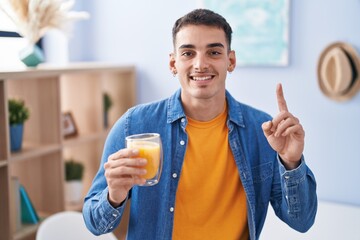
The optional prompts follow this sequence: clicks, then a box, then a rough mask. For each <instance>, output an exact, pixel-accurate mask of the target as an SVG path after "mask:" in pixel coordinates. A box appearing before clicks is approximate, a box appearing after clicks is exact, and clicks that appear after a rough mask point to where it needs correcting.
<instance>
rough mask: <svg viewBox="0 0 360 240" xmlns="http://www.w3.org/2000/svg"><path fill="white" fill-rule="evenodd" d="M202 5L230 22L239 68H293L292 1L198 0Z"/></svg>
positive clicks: (200, 5) (233, 46) (233, 47)
mask: <svg viewBox="0 0 360 240" xmlns="http://www.w3.org/2000/svg"><path fill="white" fill-rule="evenodd" d="M198 5H199V7H202V8H208V9H211V10H214V11H215V12H218V13H220V14H221V15H223V16H224V17H225V18H226V19H227V20H228V21H229V23H230V25H231V27H232V30H233V31H234V32H233V36H232V49H233V50H235V53H236V65H237V66H239V67H287V66H289V58H290V57H289V49H290V39H289V38H290V34H289V32H290V24H289V21H290V0H262V1H253V0H228V1H226V4H224V3H223V1H220V0H218V1H214V0H198Z"/></svg>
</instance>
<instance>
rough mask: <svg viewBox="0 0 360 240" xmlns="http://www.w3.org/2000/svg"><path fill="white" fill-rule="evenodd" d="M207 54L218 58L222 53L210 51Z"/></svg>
mask: <svg viewBox="0 0 360 240" xmlns="http://www.w3.org/2000/svg"><path fill="white" fill-rule="evenodd" d="M208 54H209V55H210V56H219V55H221V54H222V52H221V51H218V50H210V51H209V52H208Z"/></svg>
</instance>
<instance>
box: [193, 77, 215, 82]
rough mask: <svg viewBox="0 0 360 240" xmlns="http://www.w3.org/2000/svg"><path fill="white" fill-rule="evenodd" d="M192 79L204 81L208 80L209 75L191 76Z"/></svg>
mask: <svg viewBox="0 0 360 240" xmlns="http://www.w3.org/2000/svg"><path fill="white" fill-rule="evenodd" d="M193 79H194V80H195V81H205V80H210V79H211V76H207V77H193Z"/></svg>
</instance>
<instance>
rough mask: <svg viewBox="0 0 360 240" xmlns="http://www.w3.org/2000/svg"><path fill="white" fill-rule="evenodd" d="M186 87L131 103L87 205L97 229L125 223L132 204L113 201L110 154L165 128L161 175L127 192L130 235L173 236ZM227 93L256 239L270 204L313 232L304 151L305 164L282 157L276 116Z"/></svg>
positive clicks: (311, 183) (312, 189)
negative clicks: (272, 125)
mask: <svg viewBox="0 0 360 240" xmlns="http://www.w3.org/2000/svg"><path fill="white" fill-rule="evenodd" d="M180 93H181V90H178V91H177V92H176V93H175V94H174V95H173V96H171V97H170V98H168V99H165V100H162V101H159V102H154V103H149V104H143V105H139V106H136V107H134V108H131V109H129V110H128V111H127V113H125V114H124V115H123V116H122V117H121V118H120V119H119V120H118V121H117V122H116V123H115V125H114V126H113V128H112V129H111V131H110V133H109V135H108V137H107V139H106V142H105V147H104V152H103V156H102V160H101V164H100V168H99V171H98V173H97V175H96V176H95V178H94V180H93V184H92V187H91V188H90V190H89V192H88V194H87V196H86V198H85V203H84V207H83V216H84V220H85V223H86V226H87V227H88V229H89V230H90V231H91V232H92V233H94V234H95V235H100V234H104V233H107V232H111V231H112V230H113V229H114V228H115V227H116V226H117V225H118V224H119V222H120V220H121V216H122V214H123V211H124V207H125V204H123V205H121V206H120V207H118V208H113V207H112V206H111V205H110V203H109V202H108V200H107V195H108V189H107V183H106V179H105V177H104V167H103V165H104V163H105V162H106V161H107V158H108V156H109V155H110V154H112V153H114V152H116V151H118V150H119V149H122V148H124V147H125V137H126V136H128V135H131V134H137V133H144V132H157V133H160V134H161V138H162V142H163V151H164V164H163V170H162V175H161V179H160V182H159V183H158V184H157V185H155V186H152V187H139V186H135V187H133V188H132V190H131V192H130V194H129V196H128V198H127V200H128V199H129V198H131V210H130V220H129V227H128V235H127V238H128V239H130V240H134V239H142V240H144V239H150V240H154V239H155V240H158V239H164V240H168V239H171V238H172V230H173V223H174V212H175V211H176V205H175V195H176V189H177V186H178V183H179V178H180V177H181V166H182V164H183V161H184V156H185V151H186V146H187V142H188V136H187V134H186V131H185V129H186V124H187V119H186V116H185V113H184V110H183V107H182V104H181V99H180ZM226 99H227V103H228V119H227V126H228V129H229V144H230V148H231V150H232V153H233V155H234V159H235V161H236V165H237V168H238V171H239V177H240V179H241V182H242V184H243V186H244V189H245V192H246V198H247V213H248V226H249V231H250V239H252V240H255V239H258V238H259V236H260V232H261V230H262V228H263V225H264V221H265V217H266V213H267V209H268V204H269V203H271V205H272V207H273V209H274V211H275V213H276V215H277V216H278V217H279V218H280V219H282V220H283V221H284V222H286V223H287V224H288V225H289V226H290V227H292V228H294V229H296V230H298V231H300V232H305V231H307V230H308V229H309V228H310V227H311V226H312V224H313V223H314V219H315V215H316V211H317V197H316V182H315V178H314V175H313V173H312V172H311V170H310V169H309V168H308V167H307V165H306V164H305V161H304V159H303V158H302V159H301V164H300V166H299V167H298V168H296V169H294V170H291V171H287V170H286V169H285V167H284V166H283V165H282V164H281V161H280V159H279V157H278V154H277V153H276V152H275V151H274V150H273V149H272V148H271V147H270V145H269V144H268V142H267V140H266V138H265V136H264V134H263V131H262V129H261V124H262V123H263V122H265V121H268V120H270V119H271V117H270V116H269V115H268V114H266V113H264V112H261V111H259V110H256V109H254V108H252V107H249V106H247V105H244V104H241V103H239V102H237V101H236V100H235V99H234V98H233V97H232V96H231V95H230V94H229V92H226ZM211 141H216V139H211ZM194 187H199V188H200V187H201V186H194ZM224 187H226V183H224ZM234 227H236V223H234Z"/></svg>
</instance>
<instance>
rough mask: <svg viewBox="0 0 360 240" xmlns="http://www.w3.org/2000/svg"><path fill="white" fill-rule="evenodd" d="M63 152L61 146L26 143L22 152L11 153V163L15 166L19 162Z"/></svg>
mask: <svg viewBox="0 0 360 240" xmlns="http://www.w3.org/2000/svg"><path fill="white" fill-rule="evenodd" d="M60 150H61V145H60V144H45V145H40V144H32V143H30V142H24V143H23V147H22V150H21V151H20V152H14V153H11V156H10V158H9V163H10V164H13V163H16V162H18V161H26V160H28V159H32V158H36V157H41V156H44V155H47V154H51V153H54V152H57V151H60Z"/></svg>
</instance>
